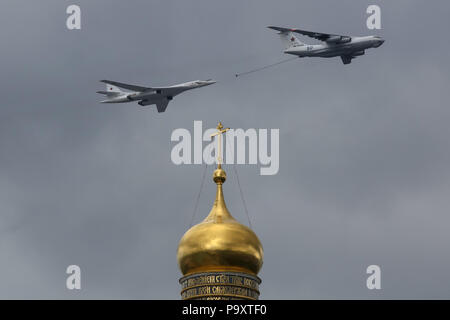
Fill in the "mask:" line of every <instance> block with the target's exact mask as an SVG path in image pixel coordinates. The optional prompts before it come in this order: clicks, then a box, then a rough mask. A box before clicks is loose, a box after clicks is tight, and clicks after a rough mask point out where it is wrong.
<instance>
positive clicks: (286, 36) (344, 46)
mask: <svg viewBox="0 0 450 320" xmlns="http://www.w3.org/2000/svg"><path fill="white" fill-rule="evenodd" d="M268 28H270V29H273V30H276V31H278V32H279V35H280V37H281V40H282V41H283V43H284V44H285V50H284V53H287V54H292V55H296V56H298V57H300V58H302V57H322V58H331V57H338V56H340V57H341V59H342V62H343V63H344V64H349V63H351V62H352V59H353V58H356V57H357V56H362V55H364V53H365V50H366V49H370V48H378V47H379V46H381V45H382V44H383V43H384V40H383V39H382V38H381V37H378V36H365V37H351V36H342V35H337V34H328V33H320V32H311V31H305V30H300V29H289V28H282V27H274V26H270V27H268ZM296 33H297V34H301V35H304V36H308V37H311V38H314V39H317V40H320V41H323V42H324V43H323V44H315V45H309V44H305V43H303V42H301V41H300V40H299V39H298V38H297V37H296V36H295V34H296Z"/></svg>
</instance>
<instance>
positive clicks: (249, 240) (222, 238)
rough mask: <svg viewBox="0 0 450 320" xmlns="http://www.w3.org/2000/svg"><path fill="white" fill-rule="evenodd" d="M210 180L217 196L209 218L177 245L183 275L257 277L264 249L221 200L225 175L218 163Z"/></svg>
mask: <svg viewBox="0 0 450 320" xmlns="http://www.w3.org/2000/svg"><path fill="white" fill-rule="evenodd" d="M213 180H214V182H215V183H216V184H217V194H216V200H215V201H214V205H213V207H212V209H211V212H210V213H209V215H208V216H207V217H206V218H205V219H204V220H203V221H202V222H201V223H199V224H197V225H195V226H193V227H192V228H191V229H189V230H188V231H187V232H186V233H185V234H184V236H183V237H182V238H181V240H180V243H179V245H178V253H177V259H178V265H179V266H180V269H181V272H182V273H183V275H188V274H192V273H198V272H212V271H237V272H245V273H250V274H254V275H256V274H257V273H258V272H259V270H260V269H261V266H262V263H263V248H262V245H261V242H260V241H259V239H258V237H257V236H256V234H255V233H254V232H253V231H252V230H251V229H250V228H248V227H246V226H244V225H242V224H240V223H239V222H237V221H236V220H235V219H234V218H233V217H232V216H231V214H230V212H229V211H228V209H227V206H226V205H225V201H224V198H223V191H222V184H223V183H224V182H225V180H226V173H225V171H224V170H222V168H221V165H220V163H219V165H218V168H217V169H216V170H215V171H214V175H213Z"/></svg>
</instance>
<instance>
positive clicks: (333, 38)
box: [269, 26, 351, 42]
mask: <svg viewBox="0 0 450 320" xmlns="http://www.w3.org/2000/svg"><path fill="white" fill-rule="evenodd" d="M269 28H270V29H273V30H277V31H279V32H295V33H299V34H302V35H304V36H308V37H310V38H314V39H317V40H320V41H325V42H337V41H342V40H345V39H351V37H350V36H343V35H339V34H331V33H320V32H313V31H306V30H301V29H289V28H282V27H273V26H270V27H269Z"/></svg>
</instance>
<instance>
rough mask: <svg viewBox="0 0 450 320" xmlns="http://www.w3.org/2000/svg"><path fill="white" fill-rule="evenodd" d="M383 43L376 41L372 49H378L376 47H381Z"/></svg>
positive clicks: (382, 40)
mask: <svg viewBox="0 0 450 320" xmlns="http://www.w3.org/2000/svg"><path fill="white" fill-rule="evenodd" d="M383 43H384V39H377V40H376V42H375V44H374V47H375V48H378V47H379V46H381V45H382V44H383Z"/></svg>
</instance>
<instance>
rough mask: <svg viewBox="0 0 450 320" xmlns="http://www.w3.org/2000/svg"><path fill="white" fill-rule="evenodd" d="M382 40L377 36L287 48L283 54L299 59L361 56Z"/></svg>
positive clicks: (379, 44)
mask: <svg viewBox="0 0 450 320" xmlns="http://www.w3.org/2000/svg"><path fill="white" fill-rule="evenodd" d="M383 42H384V40H383V39H381V38H380V37H377V36H367V37H353V38H351V40H350V41H349V42H346V43H324V44H315V45H309V44H304V45H300V46H295V47H291V48H288V49H286V50H285V51H284V53H287V54H292V55H296V56H299V57H323V58H331V57H338V56H343V55H344V56H345V55H349V56H351V55H361V54H364V50H366V49H369V48H378V47H379V46H381V45H382V44H383Z"/></svg>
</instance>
